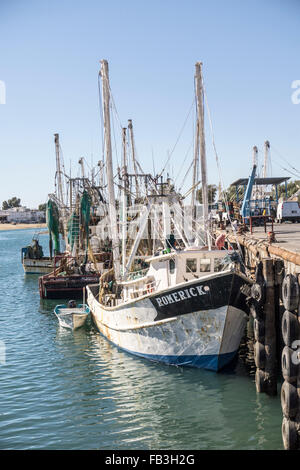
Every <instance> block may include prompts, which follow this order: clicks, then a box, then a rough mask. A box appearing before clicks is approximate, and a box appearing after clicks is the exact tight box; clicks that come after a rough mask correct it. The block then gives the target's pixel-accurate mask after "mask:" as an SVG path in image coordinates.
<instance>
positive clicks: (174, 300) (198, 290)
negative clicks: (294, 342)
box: [87, 273, 248, 371]
mask: <svg viewBox="0 0 300 470" xmlns="http://www.w3.org/2000/svg"><path fill="white" fill-rule="evenodd" d="M246 287H247V280H246V278H244V277H240V276H238V275H236V274H233V273H227V274H224V275H220V274H218V275H217V276H208V277H207V278H205V279H204V278H203V279H201V281H200V280H197V281H191V282H187V283H184V284H183V285H178V286H176V288H172V289H167V290H165V291H163V292H159V293H156V294H150V295H147V296H144V297H143V298H141V299H140V300H136V301H133V302H130V303H128V304H123V305H121V306H118V307H113V308H107V307H104V306H103V305H101V304H100V303H99V302H98V301H97V299H96V298H95V295H94V293H95V291H96V289H95V288H94V287H93V286H88V288H87V293H88V305H89V307H90V310H91V314H92V318H93V321H94V323H95V324H96V326H97V328H98V330H99V331H100V332H101V333H102V334H103V335H104V336H105V337H106V338H107V339H108V340H110V341H111V342H112V343H114V344H115V345H117V346H118V347H120V348H122V349H124V350H126V351H127V352H130V353H132V354H135V355H138V356H141V357H145V358H147V359H150V360H153V361H158V362H163V363H166V364H171V365H180V366H183V365H184V366H191V367H198V368H204V369H209V370H214V371H218V370H220V369H222V368H223V367H224V366H225V365H227V364H228V363H229V362H230V361H231V360H232V359H233V358H234V356H235V355H236V353H237V351H238V348H239V345H240V341H241V338H242V336H243V333H244V328H245V325H246V322H247V318H248V316H247V304H246V297H247V293H246V290H247V289H246Z"/></svg>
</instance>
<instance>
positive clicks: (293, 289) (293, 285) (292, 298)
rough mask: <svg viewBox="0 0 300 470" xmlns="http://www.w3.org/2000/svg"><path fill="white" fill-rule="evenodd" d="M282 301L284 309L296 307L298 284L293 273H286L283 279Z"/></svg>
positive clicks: (294, 308) (297, 302)
mask: <svg viewBox="0 0 300 470" xmlns="http://www.w3.org/2000/svg"><path fill="white" fill-rule="evenodd" d="M282 302H283V305H284V308H285V309H286V310H296V308H298V304H299V284H298V281H297V278H296V276H294V275H293V274H287V275H286V276H285V278H284V279H283V283H282Z"/></svg>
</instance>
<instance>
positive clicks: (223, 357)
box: [87, 61, 250, 371]
mask: <svg viewBox="0 0 300 470" xmlns="http://www.w3.org/2000/svg"><path fill="white" fill-rule="evenodd" d="M101 77H102V84H103V107H104V127H105V139H106V140H105V149H106V176H107V189H108V199H109V209H110V213H109V215H110V221H111V238H112V254H113V268H112V269H111V270H110V271H108V272H107V273H105V274H103V275H102V276H101V278H100V284H97V285H89V286H88V287H87V302H88V305H89V307H90V309H91V315H92V318H93V320H94V323H95V324H96V326H97V328H98V329H99V331H100V332H101V333H102V334H103V335H104V336H105V337H106V338H107V339H108V340H110V341H112V343H114V344H115V345H117V346H119V347H120V348H122V349H124V350H126V351H128V352H130V353H132V354H135V355H138V356H141V357H145V358H147V359H151V360H154V361H159V362H163V363H167V364H172V365H180V366H183V365H184V366H193V367H199V368H205V369H210V370H214V371H218V370H220V369H222V368H223V367H224V366H225V365H226V364H228V363H229V362H230V361H231V360H232V359H233V357H234V356H235V354H236V353H237V351H238V348H239V345H240V341H241V338H242V336H243V333H244V328H245V325H246V322H247V318H248V315H247V314H248V305H247V298H248V297H249V295H250V286H249V280H248V279H247V277H246V276H245V275H244V274H243V266H242V261H241V256H240V254H239V253H238V252H235V251H233V250H231V249H228V250H226V249H224V248H225V247H224V238H225V237H223V238H222V240H221V239H219V240H215V239H214V236H213V234H212V231H211V226H210V222H209V217H208V189H207V182H206V160H205V142H204V125H203V116H204V112H203V96H202V95H203V87H202V76H201V64H199V63H197V64H196V75H195V79H196V87H195V88H196V94H197V114H198V120H197V135H196V145H195V157H194V175H193V186H192V206H191V210H190V212H189V213H190V215H191V217H190V225H191V227H192V234H191V233H190V234H189V235H187V224H186V223H185V217H186V215H187V214H186V213H185V214H184V213H183V210H182V206H183V202H182V200H183V198H182V196H181V195H180V194H179V193H177V192H176V191H175V190H174V189H173V188H172V186H170V184H169V182H168V181H167V183H163V181H162V180H161V178H160V176H159V178H158V177H156V178H155V179H153V178H151V177H150V178H148V179H147V180H146V183H147V184H145V187H146V188H148V187H149V186H151V189H150V190H149V191H148V193H146V194H145V196H144V199H143V201H144V209H143V211H142V212H141V214H140V224H139V229H138V231H136V230H134V233H135V236H134V237H133V240H131V241H132V244H131V249H130V252H129V253H128V245H130V243H129V242H130V236H129V233H128V232H129V231H130V230H129V229H130V223H128V217H127V215H126V214H128V209H127V206H128V202H129V200H130V198H131V197H132V191H130V190H129V189H128V188H129V187H130V184H129V180H130V175H128V171H127V156H126V141H125V133H123V186H122V194H123V198H122V201H120V203H121V204H122V211H121V216H119V217H117V214H116V201H115V195H114V176H113V170H112V150H111V142H110V126H109V123H110V115H109V112H110V106H109V99H110V94H109V90H110V87H109V80H108V64H107V62H106V61H102V66H101ZM130 129H131V130H132V124H131V121H130ZM199 149H200V156H201V173H202V178H201V183H202V199H203V206H202V208H201V209H203V210H202V215H201V217H200V219H201V223H199V220H200V219H198V218H197V210H196V209H197V207H196V204H195V188H196V187H197V185H198V184H199V182H197V178H196V176H197V173H198V166H197V165H198V153H199ZM138 176H140V177H141V178H144V179H145V178H146V176H147V175H145V174H144V173H142V175H137V174H136V175H135V177H136V178H137V177H138ZM136 188H137V184H136ZM155 205H156V209H157V210H156V211H155V210H154V209H155ZM119 206H120V204H119ZM153 211H154V216H152V218H151V213H153ZM176 213H177V215H176ZM121 228H122V230H121ZM152 228H153V229H154V231H156V232H157V237H156V239H155V237H154V239H153V236H152V235H151V229H152ZM145 231H147V232H148V234H149V238H148V243H144V244H143V243H142V241H143V240H142V238H143V234H144V233H145ZM119 234H120V235H119ZM175 234H176V237H177V238H176V240H175ZM120 239H121V253H122V255H121V258H120ZM156 240H158V242H159V244H160V246H161V248H159V249H157V244H156ZM145 250H148V252H149V251H150V252H151V253H152V254H151V255H149V256H144V257H143V263H145V264H146V265H147V266H148V267H147V268H146V269H145V270H142V271H140V272H137V271H136V270H135V268H134V263H135V260H136V258H137V257H138V255H139V254H140V255H141V253H144V251H145Z"/></svg>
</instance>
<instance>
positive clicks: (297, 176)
mask: <svg viewBox="0 0 300 470" xmlns="http://www.w3.org/2000/svg"><path fill="white" fill-rule="evenodd" d="M273 161H274V163H275V164H276V165H278V166H279V167H280V168H281V169H282V170H284V171H286V172H287V173H289V174H290V175H292V176H296V178H299V176H300V174H298V175H297V174H296V173H294V172H292V171H291V170H288V169H287V168H284V167H283V166H281V165H280V163H278V162H277V161H276V160H274V159H273Z"/></svg>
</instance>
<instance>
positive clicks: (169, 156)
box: [158, 97, 196, 178]
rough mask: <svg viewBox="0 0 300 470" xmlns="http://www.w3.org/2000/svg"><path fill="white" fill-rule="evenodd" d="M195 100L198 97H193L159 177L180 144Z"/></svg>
mask: <svg viewBox="0 0 300 470" xmlns="http://www.w3.org/2000/svg"><path fill="white" fill-rule="evenodd" d="M195 101H196V97H194V98H193V102H192V104H191V106H190V108H189V111H188V114H187V116H186V118H185V121H184V123H183V126H182V128H181V130H180V132H179V135H178V137H177V140H176V142H175V144H174V146H173V148H172V150H171V152H170V153H169V155H168V158H167V160H166V163H165V165H164V167H163V169H162V171H161V172H160V174H159V175H158V178H160V177H161V175H162V174H163V172H164V171H165V169H166V166H167V165H168V163H169V161H170V159H171V156H172V154H173V152H174V150H175V148H176V146H177V144H178V142H179V140H180V138H181V135H182V133H183V131H184V128H185V126H186V123H187V121H188V118H189V117H190V114H191V111H192V109H193V107H194V103H195Z"/></svg>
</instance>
